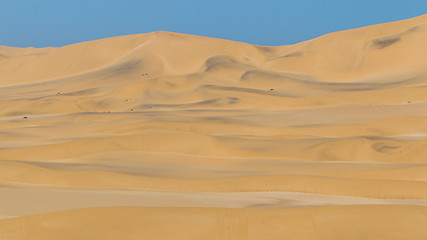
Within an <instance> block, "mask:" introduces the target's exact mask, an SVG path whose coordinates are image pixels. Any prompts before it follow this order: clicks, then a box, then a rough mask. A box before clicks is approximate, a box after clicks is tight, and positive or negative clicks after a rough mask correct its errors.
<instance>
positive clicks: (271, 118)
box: [0, 15, 427, 239]
mask: <svg viewBox="0 0 427 240" xmlns="http://www.w3.org/2000/svg"><path fill="white" fill-rule="evenodd" d="M426 42H427V15H423V16H419V17H416V18H412V19H407V20H403V21H398V22H392V23H386V24H379V25H374V26H368V27H363V28H358V29H352V30H347V31H342V32H335V33H330V34H327V35H324V36H321V37H319V38H316V39H312V40H309V41H305V42H301V43H298V44H295V45H284V46H274V47H273V46H257V45H251V44H248V43H240V42H233V41H229V40H222V39H214V38H208V37H201V36H194V35H187V34H179V33H171V32H162V31H159V32H153V33H147V34H137V35H129V36H120V37H114V38H108V39H100V40H95V41H90V42H82V43H77V44H73V45H69V46H65V47H60V48H40V49H38V48H14V47H7V46H0V193H4V194H9V195H8V198H7V199H13V197H14V196H15V197H16V198H19V199H21V198H24V196H25V198H27V197H28V196H31V194H34V195H35V196H37V199H39V200H38V201H37V203H36V202H34V203H27V202H25V204H29V206H30V207H28V208H27V210H23V209H21V208H22V204H21V205H20V204H15V205H14V204H11V201H9V200H7V201H6V200H4V202H3V204H4V205H3V206H2V207H1V208H0V219H3V220H0V238H1V237H5V238H6V239H30V237H31V236H33V238H31V239H71V238H72V237H74V239H75V238H76V237H77V238H84V236H86V238H87V237H88V236H92V237H90V238H91V239H97V238H101V237H105V236H106V235H103V234H101V233H100V232H101V231H106V232H109V231H110V232H111V233H112V234H111V235H110V236H108V237H112V236H117V235H114V234H121V232H122V230H120V228H123V229H128V228H129V229H128V232H127V233H126V234H127V235H124V236H125V238H127V239H134V238H135V239H136V238H140V237H143V236H146V237H147V236H148V237H152V239H162V237H163V238H164V237H166V235H161V234H160V235H156V234H157V233H147V232H145V230H146V229H145V230H138V229H137V227H136V225H131V226H129V227H128V228H127V227H126V226H122V225H121V224H120V222H121V221H123V219H125V218H126V216H128V217H129V219H131V221H134V223H135V224H148V225H147V226H152V228H153V229H154V230H153V231H157V230H156V227H155V226H156V224H157V223H158V221H160V222H165V224H166V225H165V226H166V227H167V228H168V229H171V233H172V232H174V231H175V230H176V229H178V228H182V230H176V231H178V232H179V233H178V232H177V235H175V239H180V237H181V238H182V239H191V237H193V238H194V239H196V238H197V237H201V236H205V235H206V238H208V239H209V238H210V239H257V237H258V239H259V237H260V236H261V235H260V234H262V233H264V234H266V235H264V238H263V239H268V237H270V238H275V239H276V238H278V237H287V239H342V238H343V237H345V238H348V239H351V238H350V236H351V237H353V238H354V239H357V237H359V238H358V239H360V238H365V239H369V238H366V237H367V236H371V239H374V238H375V239H403V236H404V235H402V234H403V233H402V232H408V231H409V230H408V229H410V231H411V233H410V234H412V235H407V237H408V236H411V237H409V238H411V239H424V238H425V237H426V236H425V232H424V231H422V230H421V229H424V228H423V227H425V226H426V223H425V207H423V206H425V201H427V185H426V184H427V140H426V136H427V121H426V119H427V110H426V109H427V66H426V64H427V55H426V54H425V53H426V52H427V44H426ZM86 191H87V192H86ZM91 192H92V193H91ZM162 192H166V193H168V194H170V195H167V194H166V195H162V194H161V193H162ZM155 193H156V194H157V193H158V194H159V195H156V194H155ZM90 194H93V196H94V197H95V198H96V199H99V201H100V202H102V204H101V203H100V204H99V205H96V203H95V202H94V201H89V200H87V196H92V195H90ZM132 194H136V195H138V197H136V195H135V196H134V197H130V195H132ZM233 194H234V195H233ZM239 194H240V195H239ZM268 194H273V195H268ZM295 194H306V195H304V196H306V197H305V198H304V200H301V199H302V198H300V197H297V195H295ZM49 196H51V197H52V198H53V199H57V200H56V201H61V200H59V199H62V201H63V204H58V205H56V204H54V201H53V200H51V199H50V198H49ZM67 196H72V198H70V199H73V201H76V202H77V203H76V204H75V205H73V203H72V201H71V200H67V199H66V198H67ZM103 196H108V197H109V198H111V201H110V202H109V201H105V202H103V200H102V197H103ZM132 196H133V195H132ZM144 196H145V198H147V199H152V200H143V199H145V198H144ZM149 196H151V198H150V197H149ZM230 196H234V197H236V198H237V200H236V199H234V200H232V198H233V197H230ZM298 196H299V195H298ZM327 196H329V198H328V197H327ZM43 198H46V199H47V201H46V202H49V201H50V202H51V203H52V204H51V206H52V207H51V208H50V207H42V206H40V202H42V200H40V199H43ZM164 198H170V199H168V200H167V201H166V200H165V199H164ZM156 199H157V200H156ZM162 199H163V200H162ZM174 199H175V201H174ZM336 199H340V200H342V201H343V203H342V204H338V203H337V202H338V201H339V200H336ZM156 201H158V202H159V205H155V204H154V205H153V203H155V202H156ZM160 202H161V203H162V204H160ZM296 202H299V203H298V204H296ZM0 203H1V200H0ZM31 204H33V207H31V206H32V205H31ZM304 204H305V205H304ZM326 205H327V206H331V207H324V206H326ZM338 205H344V206H338ZM414 205H415V206H414ZM6 206H7V207H6ZM20 206H21V207H20ZM73 206H74V207H73ZM124 206H129V207H124ZM302 206H303V207H302ZM96 207H103V208H96ZM168 207H170V208H168ZM78 208H85V209H78ZM31 209H32V210H31ZM35 209H38V210H37V211H35ZM227 209H228V210H227ZM386 209H388V210H386ZM64 210H66V211H64ZM276 211H277V212H276ZM359 211H360V213H358V212H359ZM370 211H374V212H376V213H375V214H369V212H370ZM348 212H351V214H350V215H348V214H347V213H348ZM185 213H189V214H190V213H191V214H190V215H191V217H185ZM313 213H316V214H313ZM317 213H319V215H317ZM34 214H38V215H34ZM144 214H148V215H147V217H141V216H140V215H144ZM174 214H175V215H174ZM105 215H109V216H111V217H110V218H109V219H110V220H105V221H106V222H105V221H104V220H103V218H104V216H105ZM399 216H403V218H402V220H399V219H398V218H399ZM168 217H172V219H175V220H167V219H168ZM371 217H374V218H375V219H376V220H372V221H371V220H369V221H368V222H369V223H370V224H372V225H368V224H367V223H363V224H362V225H361V226H362V227H360V228H357V227H354V223H355V222H357V221H362V222H364V221H366V220H367V219H369V218H371ZM406 217H407V218H406ZM7 218H11V219H7ZM92 218H94V219H92ZM257 218H260V219H264V220H262V221H261V220H259V221H257V220H256V219H257ZM292 218H295V219H297V222H298V221H299V222H300V223H294V222H291V220H290V219H292ZM78 219H92V220H93V222H92V223H91V224H90V225H88V227H87V228H84V227H83V226H82V225H79V224H77V225H76V224H75V221H77V220H78ZM218 219H220V220H218ZM248 219H249V220H248ZM384 219H386V220H387V219H390V221H384ZM405 219H409V220H410V221H412V223H411V224H414V225H409V223H406V222H404V220H405ZM181 220H182V221H183V222H182V223H180V224H181V225H179V226H180V227H178V225H177V226H174V224H175V223H176V222H179V221H181ZM198 220H203V221H202V222H200V223H198V224H200V229H199V230H195V229H194V228H192V227H191V225H192V224H194V222H197V221H198ZM377 220H378V221H383V223H381V222H375V221H377ZM55 221H57V223H55V224H54V223H53V222H55ZM108 221H110V222H108ZM218 221H219V222H218ZM245 221H246V222H245ZM248 221H249V222H250V224H249V223H248ZM339 221H342V223H341V222H340V223H339V224H340V225H339V226H340V229H341V230H339V229H338V227H331V226H330V224H336V223H337V222H339ZM304 222H312V225H309V226H308V225H307V226H306V225H304V224H305V223H304ZM246 223H248V224H249V225H245V224H246ZM269 223H271V224H272V225H271V226H269V225H268V224H269ZM281 223H282V225H281ZM242 224H243V225H242ZM113 225H115V226H117V229H116V230H114V229H111V228H110V227H109V226H113ZM397 225H400V228H397V229H396V231H394V230H393V231H391V232H386V229H391V228H394V227H395V226H397ZM20 226H23V227H20ZM198 226H199V225H198ZM230 226H236V229H241V232H238V231H237V230H236V231H237V232H234V230H233V231H231V230H230V229H229V228H230ZM242 226H244V227H242ZM287 226H288V227H287ZM270 228H271V229H273V230H271V229H270ZM84 229H86V230H84ZM174 229H175V230H174ZM227 229H228V230H227ZM268 229H270V230H268ZM274 229H275V230H274ZM278 229H282V230H280V231H279V230H278ZM375 229H380V230H375ZM399 229H400V230H399ZM405 229H406V230H405ZM78 230H81V231H80V232H79V231H78ZM229 230H230V231H231V232H230V231H229ZM276 230H277V231H276ZM345 230H348V231H347V232H346V231H345ZM407 230H408V231H407ZM123 231H125V230H123ZM129 231H130V232H129ZM227 231H228V232H227ZM268 231H271V236H268V233H267V232H268ZM72 232H74V233H75V235H73V234H71V233H72ZM64 234H65V235H64ZM150 234H152V235H150ZM179 234H181V235H179ZM352 234H353V235H352ZM59 236H61V237H59ZM172 236H173V235H172Z"/></svg>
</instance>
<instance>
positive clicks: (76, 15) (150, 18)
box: [0, 0, 427, 47]
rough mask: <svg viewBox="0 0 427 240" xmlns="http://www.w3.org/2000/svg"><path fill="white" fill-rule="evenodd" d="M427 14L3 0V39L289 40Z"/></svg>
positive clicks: (287, 3)
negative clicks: (162, 36) (168, 34)
mask: <svg viewBox="0 0 427 240" xmlns="http://www.w3.org/2000/svg"><path fill="white" fill-rule="evenodd" d="M425 13H427V0H275V1H273V0H259V1H254V0H209V1H205V0H139V1H138V0H115V1H113V0H0V45H7V46H16V47H27V46H33V47H46V46H54V47H57V46H64V45H68V44H72V43H77V42H83V41H88V40H94V39H99V38H106V37H113V36H119V35H128V34H136V33H146V32H152V31H157V30H162V31H172V32H181V33H188V34H195V35H202V36H209V37H216V38H224V39H230V40H235V41H241V42H249V43H253V44H259V45H284V44H292V43H297V42H301V41H304V40H308V39H311V38H314V37H318V36H320V35H323V34H326V33H329V32H335V31H339V30H345V29H350V28H356V27H361V26H366V25H372V24H377V23H383V22H389V21H396V20H401V19H406V18H411V17H415V16H419V15H422V14H425Z"/></svg>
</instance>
